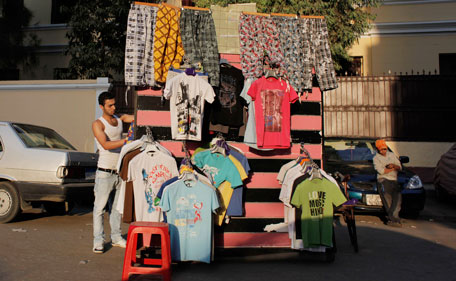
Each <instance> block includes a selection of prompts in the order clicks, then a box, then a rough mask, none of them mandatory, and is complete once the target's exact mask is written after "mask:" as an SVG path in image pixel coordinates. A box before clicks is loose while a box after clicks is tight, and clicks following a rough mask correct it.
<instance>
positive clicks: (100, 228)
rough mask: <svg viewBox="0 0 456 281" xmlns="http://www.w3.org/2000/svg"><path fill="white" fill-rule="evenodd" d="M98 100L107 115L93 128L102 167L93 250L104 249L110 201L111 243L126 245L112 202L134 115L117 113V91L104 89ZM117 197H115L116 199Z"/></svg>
mask: <svg viewBox="0 0 456 281" xmlns="http://www.w3.org/2000/svg"><path fill="white" fill-rule="evenodd" d="M98 103H99V104H100V108H101V110H102V111H103V115H102V116H101V117H100V118H99V119H97V120H95V121H94V122H93V123H92V131H93V135H94V136H95V142H96V144H97V147H98V150H99V158H98V165H97V166H98V168H97V173H96V176H95V187H94V194H95V202H94V203H93V252H94V253H98V254H101V253H103V252H104V225H103V221H104V219H103V217H104V216H103V214H104V208H105V206H106V203H108V202H109V203H110V207H111V208H109V209H110V215H109V223H110V225H111V243H112V245H113V246H116V247H123V248H125V247H126V241H125V239H123V238H122V236H121V230H120V223H121V215H120V213H119V212H118V211H117V210H116V208H113V207H112V206H116V205H117V198H118V197H119V190H120V180H119V176H118V174H117V171H116V170H115V169H116V164H117V160H118V158H119V153H120V150H121V147H122V146H123V145H124V144H125V143H126V139H122V124H123V122H127V123H130V122H132V121H133V120H134V116H133V115H122V116H121V117H120V118H119V117H117V116H115V115H114V112H115V110H116V106H115V103H116V101H115V96H114V94H113V93H109V92H103V93H101V94H100V96H99V97H98ZM112 199H114V201H112Z"/></svg>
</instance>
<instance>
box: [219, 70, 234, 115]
mask: <svg viewBox="0 0 456 281" xmlns="http://www.w3.org/2000/svg"><path fill="white" fill-rule="evenodd" d="M236 82H237V81H236V79H235V78H234V77H230V76H221V81H220V91H219V101H220V105H221V106H222V108H232V107H234V106H235V105H236V104H237V100H236Z"/></svg>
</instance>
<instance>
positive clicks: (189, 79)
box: [163, 73, 215, 141]
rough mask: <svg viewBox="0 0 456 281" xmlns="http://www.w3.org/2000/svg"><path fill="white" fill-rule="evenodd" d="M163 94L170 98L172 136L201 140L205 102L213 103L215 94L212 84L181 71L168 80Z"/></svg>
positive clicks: (174, 137)
mask: <svg viewBox="0 0 456 281" xmlns="http://www.w3.org/2000/svg"><path fill="white" fill-rule="evenodd" d="M163 96H164V97H165V98H166V99H170V112H171V135H172V138H173V139H175V140H195V141H200V140H201V130H202V126H203V120H202V119H203V116H204V103H205V101H207V102H208V103H212V102H213V101H214V96H215V93H214V90H213V89H212V87H211V85H209V83H207V82H206V81H204V80H203V79H202V78H200V77H199V76H191V75H187V74H186V73H181V74H179V75H177V76H176V77H174V78H172V79H171V80H168V81H167V82H166V87H165V90H164V92H163Z"/></svg>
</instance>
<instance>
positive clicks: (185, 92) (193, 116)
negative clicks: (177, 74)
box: [176, 81, 201, 136]
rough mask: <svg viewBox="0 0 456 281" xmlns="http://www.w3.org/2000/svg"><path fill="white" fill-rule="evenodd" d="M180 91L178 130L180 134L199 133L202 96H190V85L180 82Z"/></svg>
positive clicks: (177, 107) (178, 98) (177, 105)
mask: <svg viewBox="0 0 456 281" xmlns="http://www.w3.org/2000/svg"><path fill="white" fill-rule="evenodd" d="M180 89H181V90H180V91H179V92H178V95H177V97H176V111H177V131H178V133H179V134H180V135H188V134H190V135H192V136H196V135H197V130H198V128H199V126H200V123H201V97H200V96H199V95H196V96H195V97H194V98H190V96H189V85H188V84H185V83H184V82H183V81H182V82H180Z"/></svg>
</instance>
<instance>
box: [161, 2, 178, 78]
mask: <svg viewBox="0 0 456 281" xmlns="http://www.w3.org/2000/svg"><path fill="white" fill-rule="evenodd" d="M180 14H181V12H180V10H179V9H175V7H171V6H170V5H167V4H160V5H159V6H158V10H157V18H156V26H155V33H154V71H155V73H154V74H155V80H156V81H158V82H161V83H164V82H166V76H167V74H168V70H169V68H170V67H171V66H173V67H174V68H179V65H180V63H181V61H182V57H183V56H184V48H183V46H182V38H181V35H180V28H179V21H180Z"/></svg>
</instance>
